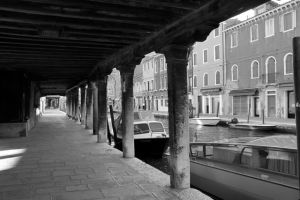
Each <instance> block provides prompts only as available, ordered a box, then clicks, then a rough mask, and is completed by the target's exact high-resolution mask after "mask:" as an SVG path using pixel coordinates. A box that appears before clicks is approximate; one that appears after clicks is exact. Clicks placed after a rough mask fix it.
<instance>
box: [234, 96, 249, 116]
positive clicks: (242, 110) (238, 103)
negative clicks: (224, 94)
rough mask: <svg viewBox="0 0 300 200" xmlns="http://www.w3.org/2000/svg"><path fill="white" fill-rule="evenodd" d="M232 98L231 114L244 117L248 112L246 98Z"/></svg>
mask: <svg viewBox="0 0 300 200" xmlns="http://www.w3.org/2000/svg"><path fill="white" fill-rule="evenodd" d="M232 98H233V100H232V103H233V105H232V106H233V107H232V114H233V115H246V114H247V112H248V96H233V97H232Z"/></svg>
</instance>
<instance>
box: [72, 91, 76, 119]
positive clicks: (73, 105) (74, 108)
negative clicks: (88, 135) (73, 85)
mask: <svg viewBox="0 0 300 200" xmlns="http://www.w3.org/2000/svg"><path fill="white" fill-rule="evenodd" d="M75 99H76V95H75V91H74V90H73V91H72V119H75V116H76V112H75V111H76V102H75Z"/></svg>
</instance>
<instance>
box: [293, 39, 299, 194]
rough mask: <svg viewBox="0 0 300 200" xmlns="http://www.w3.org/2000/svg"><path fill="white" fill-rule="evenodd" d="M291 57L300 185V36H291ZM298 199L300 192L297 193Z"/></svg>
mask: <svg viewBox="0 0 300 200" xmlns="http://www.w3.org/2000/svg"><path fill="white" fill-rule="evenodd" d="M293 55H294V56H293V57H294V62H293V63H294V86H295V87H294V88H295V89H294V90H295V112H296V132H297V149H298V150H297V158H298V159H297V166H298V168H297V170H298V182H299V185H300V176H299V172H300V165H299V163H300V162H299V161H300V153H299V149H300V86H299V84H300V37H295V38H293ZM299 199H300V193H299Z"/></svg>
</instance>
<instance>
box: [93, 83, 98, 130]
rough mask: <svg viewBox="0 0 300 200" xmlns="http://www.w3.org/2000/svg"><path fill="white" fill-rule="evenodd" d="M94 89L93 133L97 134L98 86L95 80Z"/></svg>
mask: <svg viewBox="0 0 300 200" xmlns="http://www.w3.org/2000/svg"><path fill="white" fill-rule="evenodd" d="M92 90H93V135H97V134H98V131H99V128H98V88H97V85H96V83H95V82H92Z"/></svg>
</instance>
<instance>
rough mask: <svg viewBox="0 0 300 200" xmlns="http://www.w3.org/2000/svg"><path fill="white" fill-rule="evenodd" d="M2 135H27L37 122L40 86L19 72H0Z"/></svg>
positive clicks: (0, 121)
mask: <svg viewBox="0 0 300 200" xmlns="http://www.w3.org/2000/svg"><path fill="white" fill-rule="evenodd" d="M0 90H1V98H0V125H1V126H0V137H18V136H26V135H27V134H28V131H29V130H30V129H32V128H33V127H34V126H35V124H36V122H37V119H38V118H37V117H36V108H37V106H38V104H39V103H38V102H39V101H38V99H39V95H38V96H36V93H37V91H38V87H37V85H36V83H34V82H32V81H30V79H29V78H28V76H26V75H25V74H24V73H19V72H8V71H1V73H0Z"/></svg>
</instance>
